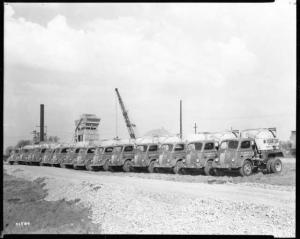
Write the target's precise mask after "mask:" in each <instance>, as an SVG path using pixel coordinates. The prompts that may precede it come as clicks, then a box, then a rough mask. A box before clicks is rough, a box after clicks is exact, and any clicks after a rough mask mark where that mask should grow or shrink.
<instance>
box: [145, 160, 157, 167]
mask: <svg viewBox="0 0 300 239" xmlns="http://www.w3.org/2000/svg"><path fill="white" fill-rule="evenodd" d="M152 161H157V159H151V160H149V163H148V165H147V166H149V165H150V163H151V162H152Z"/></svg>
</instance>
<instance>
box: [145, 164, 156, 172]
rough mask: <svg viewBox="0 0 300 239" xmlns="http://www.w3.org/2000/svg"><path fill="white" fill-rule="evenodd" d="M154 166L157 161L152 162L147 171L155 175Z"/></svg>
mask: <svg viewBox="0 0 300 239" xmlns="http://www.w3.org/2000/svg"><path fill="white" fill-rule="evenodd" d="M154 164H155V161H151V162H150V164H149V166H148V168H147V170H148V172H149V173H154Z"/></svg>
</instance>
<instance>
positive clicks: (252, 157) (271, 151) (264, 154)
mask: <svg viewBox="0 0 300 239" xmlns="http://www.w3.org/2000/svg"><path fill="white" fill-rule="evenodd" d="M281 157H283V153H282V151H281V150H280V149H279V140H278V139H277V138H276V128H259V129H249V130H244V131H241V132H240V137H239V138H234V139H226V140H223V141H221V144H220V148H219V151H218V157H217V158H216V159H215V160H214V161H213V164H212V167H213V168H214V170H215V172H216V174H217V175H220V174H223V172H224V171H226V170H233V171H238V172H239V173H240V175H242V176H249V175H251V174H252V172H255V171H257V170H259V169H260V170H265V171H267V172H268V173H280V172H281V171H282V161H281V160H280V158H281Z"/></svg>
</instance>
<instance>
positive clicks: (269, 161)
mask: <svg viewBox="0 0 300 239" xmlns="http://www.w3.org/2000/svg"><path fill="white" fill-rule="evenodd" d="M273 160H274V158H270V159H269V160H268V161H267V164H266V169H267V173H272V171H271V164H272V162H273Z"/></svg>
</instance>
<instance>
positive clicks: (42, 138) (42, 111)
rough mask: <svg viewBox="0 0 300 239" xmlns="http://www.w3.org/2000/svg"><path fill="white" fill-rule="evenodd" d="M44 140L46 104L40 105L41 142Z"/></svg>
mask: <svg viewBox="0 0 300 239" xmlns="http://www.w3.org/2000/svg"><path fill="white" fill-rule="evenodd" d="M42 141H44V104H41V105H40V142H42Z"/></svg>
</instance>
